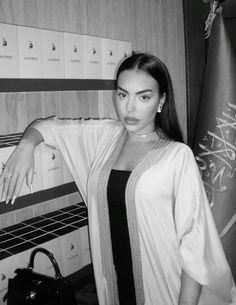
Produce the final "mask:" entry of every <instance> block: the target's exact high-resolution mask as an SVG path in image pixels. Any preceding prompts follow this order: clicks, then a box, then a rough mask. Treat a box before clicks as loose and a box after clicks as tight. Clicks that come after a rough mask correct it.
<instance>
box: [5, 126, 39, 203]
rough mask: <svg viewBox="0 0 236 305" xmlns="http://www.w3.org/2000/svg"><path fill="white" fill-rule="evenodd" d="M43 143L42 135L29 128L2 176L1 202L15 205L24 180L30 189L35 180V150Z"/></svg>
mask: <svg viewBox="0 0 236 305" xmlns="http://www.w3.org/2000/svg"><path fill="white" fill-rule="evenodd" d="M42 141H43V137H42V135H41V133H40V132H39V131H38V130H36V129H34V128H32V127H30V126H29V127H28V128H27V129H26V130H25V133H24V136H23V137H22V139H21V141H20V143H19V144H18V146H17V147H16V149H15V150H14V152H13V153H12V155H11V156H10V158H9V159H8V161H7V163H6V165H5V168H4V170H3V172H2V174H1V176H0V189H1V193H0V198H1V201H6V203H8V202H9V201H10V200H11V203H12V204H13V203H14V201H15V200H16V198H17V197H18V195H19V193H20V190H21V187H22V184H23V181H24V178H25V176H26V183H27V185H28V186H29V187H30V185H31V184H32V179H33V167H34V149H35V147H36V146H37V145H38V144H40V143H41V142H42Z"/></svg>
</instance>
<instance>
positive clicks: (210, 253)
mask: <svg viewBox="0 0 236 305" xmlns="http://www.w3.org/2000/svg"><path fill="white" fill-rule="evenodd" d="M174 192H175V194H174V196H175V198H176V199H175V207H174V217H175V225H176V232H177V238H178V244H179V252H180V259H181V263H182V268H183V269H184V270H185V272H186V273H188V274H189V275H190V276H191V277H192V278H193V279H194V280H196V281H197V282H199V283H200V284H202V285H203V290H202V296H201V300H200V303H199V304H204V305H207V304H209V305H210V304H214V305H217V304H221V305H223V304H236V292H235V285H234V281H233V278H232V275H231V271H230V268H229V265H228V263H227V260H226V257H225V254H224V250H223V247H222V244H221V241H220V239H219V235H218V232H217V230H216V226H215V223H214V220H213V216H212V213H211V210H210V207H209V203H208V200H207V197H206V193H205V190H204V185H203V182H202V179H201V176H200V173H199V170H198V167H197V164H196V162H195V159H194V156H193V153H192V151H191V150H190V148H188V147H187V146H183V147H182V149H180V151H179V152H178V155H177V158H176V170H175V175H174ZM232 300H233V301H232Z"/></svg>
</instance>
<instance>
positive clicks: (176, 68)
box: [0, 0, 187, 226]
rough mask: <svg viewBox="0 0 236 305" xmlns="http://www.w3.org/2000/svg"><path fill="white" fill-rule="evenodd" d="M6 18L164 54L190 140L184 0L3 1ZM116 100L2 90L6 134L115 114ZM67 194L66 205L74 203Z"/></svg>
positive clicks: (0, 10)
mask: <svg viewBox="0 0 236 305" xmlns="http://www.w3.org/2000/svg"><path fill="white" fill-rule="evenodd" d="M0 22H5V23H12V24H19V25H26V26H32V27H39V28H45V29H51V30H58V31H68V32H75V33H80V34H90V35H97V36H100V37H108V38H111V39H120V40H127V41H131V43H132V46H133V50H135V51H142V52H150V53H153V54H155V55H157V56H159V57H160V58H161V59H162V60H163V61H164V62H165V63H166V64H167V66H168V68H169V70H170V72H171V76H172V79H173V84H174V88H175V91H176V99H177V112H178V115H179V119H180V123H181V127H182V130H183V132H184V137H185V139H186V137H187V134H186V92H185V87H186V86H185V52H184V29H183V9H182V0H1V1H0ZM112 98H113V91H111V90H104V91H63V92H61V91H56V92H55V91H54V92H50V91H49V92H21V93H18V92H15V93H13V92H8V93H0V111H1V121H0V133H1V134H8V133H13V132H22V131H23V130H24V128H25V127H26V126H27V125H28V124H29V123H30V122H31V121H32V120H34V119H36V118H38V117H44V116H45V117H47V116H49V115H52V114H56V115H59V116H62V117H91V116H95V117H97V116H99V117H106V118H107V117H111V118H115V117H116V114H115V111H114V107H113V101H112ZM63 198H64V199H61V200H60V202H59V201H58V204H59V206H60V207H61V205H62V203H61V202H64V201H65V202H66V204H70V202H71V200H70V199H68V198H69V197H68V196H66V197H63ZM56 201H57V200H55V202H53V203H52V202H51V201H50V202H47V203H45V207H41V208H38V209H37V210H32V211H30V210H29V211H28V210H27V214H26V215H27V217H28V216H29V217H31V216H33V215H35V213H36V214H37V215H38V214H39V213H41V212H43V211H44V210H45V208H46V210H47V211H48V206H51V208H52V209H54V208H55V206H56ZM32 209H33V208H32ZM40 211H41V212H40ZM22 213H24V211H22ZM3 217H4V216H3ZM23 218H24V216H23V215H22V217H21V216H20V211H19V210H18V211H17V217H12V216H10V215H9V217H8V218H7V219H8V220H7V221H4V220H3V219H0V226H2V225H4V224H8V225H9V222H10V221H16V219H17V220H20V219H23Z"/></svg>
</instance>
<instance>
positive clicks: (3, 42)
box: [2, 38, 7, 47]
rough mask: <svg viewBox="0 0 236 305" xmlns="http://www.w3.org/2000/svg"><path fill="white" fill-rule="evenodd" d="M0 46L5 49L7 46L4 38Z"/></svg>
mask: <svg viewBox="0 0 236 305" xmlns="http://www.w3.org/2000/svg"><path fill="white" fill-rule="evenodd" d="M2 46H3V47H6V46H7V41H6V39H5V38H3V39H2Z"/></svg>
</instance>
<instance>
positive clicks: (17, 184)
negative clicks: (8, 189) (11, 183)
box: [11, 175, 25, 204]
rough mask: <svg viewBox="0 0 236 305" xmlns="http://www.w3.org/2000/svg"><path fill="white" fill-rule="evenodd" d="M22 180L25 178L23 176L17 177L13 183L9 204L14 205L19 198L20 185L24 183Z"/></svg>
mask: <svg viewBox="0 0 236 305" xmlns="http://www.w3.org/2000/svg"><path fill="white" fill-rule="evenodd" d="M24 178H25V176H24V175H19V176H18V177H17V180H16V181H15V187H14V190H13V193H12V197H11V204H14V202H15V200H16V198H17V197H18V196H19V194H20V190H21V188H22V184H23V182H24Z"/></svg>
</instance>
